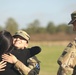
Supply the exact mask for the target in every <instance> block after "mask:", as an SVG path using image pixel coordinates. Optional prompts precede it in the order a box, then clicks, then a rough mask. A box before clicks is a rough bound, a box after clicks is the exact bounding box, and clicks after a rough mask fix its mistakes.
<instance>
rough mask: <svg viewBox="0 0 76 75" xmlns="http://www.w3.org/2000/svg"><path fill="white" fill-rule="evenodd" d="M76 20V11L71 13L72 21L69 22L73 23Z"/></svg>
mask: <svg viewBox="0 0 76 75" xmlns="http://www.w3.org/2000/svg"><path fill="white" fill-rule="evenodd" d="M74 21H76V11H74V12H73V13H72V14H71V21H70V22H69V23H68V24H72V23H73V22H74Z"/></svg>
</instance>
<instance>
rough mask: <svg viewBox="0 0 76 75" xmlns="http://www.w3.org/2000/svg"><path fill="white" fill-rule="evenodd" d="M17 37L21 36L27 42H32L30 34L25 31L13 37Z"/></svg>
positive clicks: (18, 32)
mask: <svg viewBox="0 0 76 75" xmlns="http://www.w3.org/2000/svg"><path fill="white" fill-rule="evenodd" d="M15 36H21V37H22V38H24V39H25V40H27V41H29V40H30V36H29V34H28V33H27V32H25V31H23V30H19V31H17V32H16V33H15V35H14V36H13V37H15Z"/></svg>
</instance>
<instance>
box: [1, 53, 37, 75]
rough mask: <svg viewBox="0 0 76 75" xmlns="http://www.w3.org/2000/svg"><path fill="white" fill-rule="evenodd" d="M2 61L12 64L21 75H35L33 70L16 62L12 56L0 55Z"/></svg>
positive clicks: (18, 61)
mask: <svg viewBox="0 0 76 75" xmlns="http://www.w3.org/2000/svg"><path fill="white" fill-rule="evenodd" d="M2 58H3V60H4V61H6V62H9V63H11V64H14V67H15V69H17V70H18V71H19V72H20V73H21V75H37V74H36V72H35V70H34V69H31V68H29V67H27V66H26V65H24V64H23V63H22V62H21V61H20V60H18V59H17V58H16V57H15V56H14V55H12V54H10V55H7V54H4V55H2Z"/></svg>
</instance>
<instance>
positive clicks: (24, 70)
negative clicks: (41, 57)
mask: <svg viewBox="0 0 76 75" xmlns="http://www.w3.org/2000/svg"><path fill="white" fill-rule="evenodd" d="M14 67H15V69H16V70H18V71H19V73H20V74H21V75H37V74H38V73H37V69H36V68H30V67H27V66H26V65H24V64H23V63H22V62H21V61H19V60H18V61H17V62H16V63H15V65H14Z"/></svg>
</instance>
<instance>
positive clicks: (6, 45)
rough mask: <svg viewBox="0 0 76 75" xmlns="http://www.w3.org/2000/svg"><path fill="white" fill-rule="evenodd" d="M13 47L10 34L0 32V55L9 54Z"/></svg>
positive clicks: (4, 31)
mask: <svg viewBox="0 0 76 75" xmlns="http://www.w3.org/2000/svg"><path fill="white" fill-rule="evenodd" d="M12 45H13V38H12V35H11V34H10V32H8V31H6V30H3V31H1V32H0V55H2V54H3V53H7V52H9V51H10V50H11V49H10V48H11V46H12Z"/></svg>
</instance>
